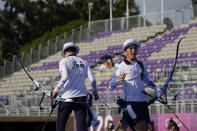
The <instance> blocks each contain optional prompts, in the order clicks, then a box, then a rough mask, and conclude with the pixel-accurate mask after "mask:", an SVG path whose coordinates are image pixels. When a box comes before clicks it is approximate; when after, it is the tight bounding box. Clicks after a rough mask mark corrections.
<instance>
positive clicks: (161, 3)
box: [161, 0, 163, 24]
mask: <svg viewBox="0 0 197 131" xmlns="http://www.w3.org/2000/svg"><path fill="white" fill-rule="evenodd" d="M161 24H163V0H161Z"/></svg>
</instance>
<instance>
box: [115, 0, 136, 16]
mask: <svg viewBox="0 0 197 131" xmlns="http://www.w3.org/2000/svg"><path fill="white" fill-rule="evenodd" d="M139 13H140V11H139V7H138V6H137V5H136V3H135V1H134V0H129V16H132V15H138V14H139ZM123 16H126V0H120V1H117V2H115V3H114V4H113V17H115V18H116V17H123Z"/></svg>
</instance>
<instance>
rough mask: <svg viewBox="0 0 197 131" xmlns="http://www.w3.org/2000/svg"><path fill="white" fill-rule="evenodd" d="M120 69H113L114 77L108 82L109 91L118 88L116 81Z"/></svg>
mask: <svg viewBox="0 0 197 131" xmlns="http://www.w3.org/2000/svg"><path fill="white" fill-rule="evenodd" d="M120 70H121V69H120V67H117V68H116V69H115V72H114V75H113V76H112V79H111V81H110V87H111V89H114V88H116V87H117V86H118V84H119V82H118V81H117V78H118V77H119V76H120V74H121V71H120Z"/></svg>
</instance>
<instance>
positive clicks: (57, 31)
mask: <svg viewBox="0 0 197 131" xmlns="http://www.w3.org/2000/svg"><path fill="white" fill-rule="evenodd" d="M85 23H87V21H85V20H73V21H70V22H68V23H67V24H66V25H64V26H58V27H55V28H54V29H53V30H52V31H51V32H49V31H47V32H46V33H45V34H44V35H43V36H42V37H39V38H37V39H35V40H34V41H33V42H31V43H26V44H25V46H23V48H22V49H21V50H20V53H22V52H29V51H30V49H31V48H38V47H39V46H40V44H42V45H46V44H47V42H48V40H54V39H55V38H56V36H61V35H63V34H64V33H65V32H69V31H72V29H74V28H76V27H79V26H80V25H83V24H85Z"/></svg>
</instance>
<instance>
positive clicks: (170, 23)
mask: <svg viewBox="0 0 197 131" xmlns="http://www.w3.org/2000/svg"><path fill="white" fill-rule="evenodd" d="M164 24H166V27H167V28H166V29H167V30H170V29H172V28H173V27H174V25H173V22H172V20H171V19H170V18H169V17H166V18H164Z"/></svg>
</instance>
